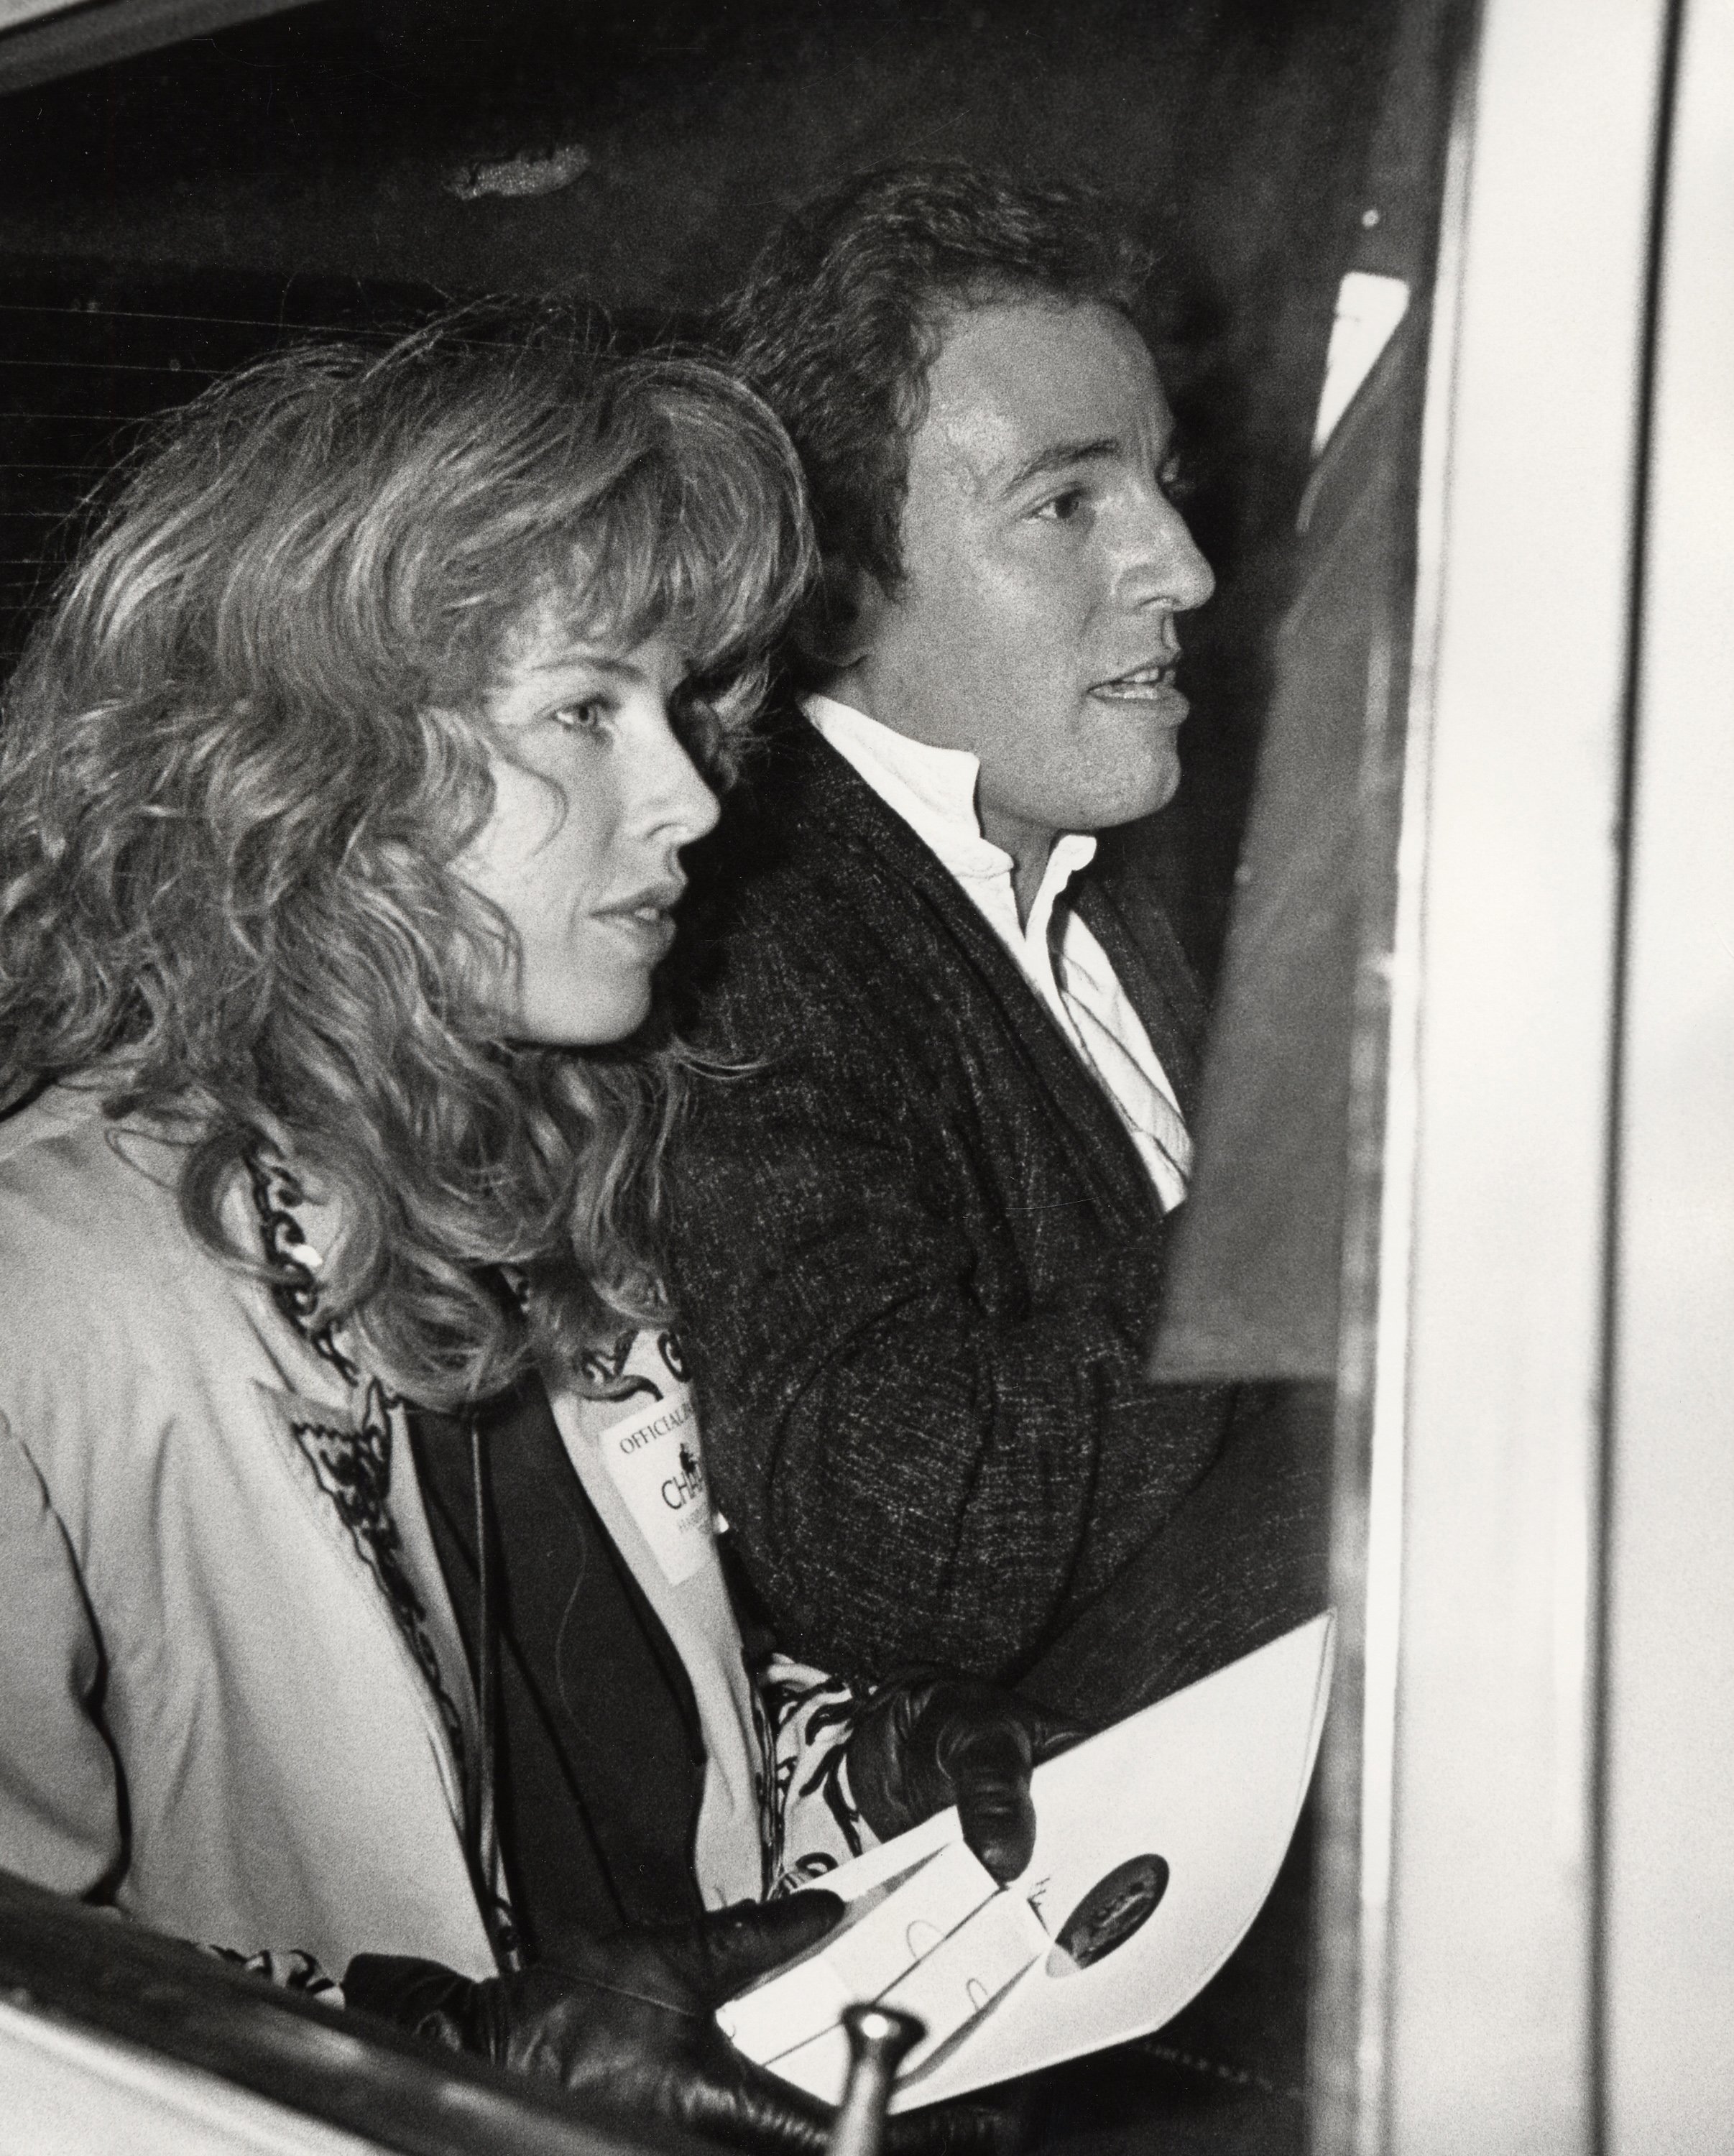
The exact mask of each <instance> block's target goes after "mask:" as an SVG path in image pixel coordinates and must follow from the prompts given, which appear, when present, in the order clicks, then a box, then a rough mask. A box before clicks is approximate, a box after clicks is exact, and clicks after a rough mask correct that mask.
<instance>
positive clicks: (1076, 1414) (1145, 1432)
mask: <svg viewBox="0 0 1734 2156" xmlns="http://www.w3.org/2000/svg"><path fill="white" fill-rule="evenodd" d="M1141 269H1142V263H1141V259H1140V257H1139V254H1138V253H1137V251H1136V249H1134V248H1133V247H1132V246H1131V244H1129V243H1128V242H1127V241H1126V239H1124V238H1122V237H1121V236H1119V235H1116V234H1114V233H1112V232H1111V231H1108V230H1106V229H1104V228H1103V227H1102V225H1101V224H1100V223H1099V222H1098V219H1097V218H1096V215H1095V212H1094V210H1093V208H1092V207H1091V206H1090V204H1089V203H1086V202H1084V201H1081V200H1080V199H1079V198H1075V197H1073V196H1071V195H1068V194H1062V193H1044V192H1039V191H1035V190H1033V189H1029V188H1027V187H1018V186H1015V185H1013V184H1011V183H1009V182H1004V181H1002V180H998V179H996V178H993V177H988V176H985V175H982V174H979V173H977V172H972V171H971V170H969V169H967V168H965V167H950V166H947V167H911V168H905V169H901V170H897V169H893V170H890V171H885V172H879V173H875V174H871V175H869V176H867V177H865V178H863V179H859V180H856V181H853V182H849V183H847V184H845V185H844V186H843V187H840V188H839V190H838V191H837V192H836V193H834V194H833V195H832V196H830V197H829V198H827V199H825V200H823V201H822V202H820V203H818V204H816V205H814V206H813V208H810V209H808V211H807V212H806V213H803V214H802V215H800V216H798V217H797V218H795V219H794V220H793V221H792V222H791V223H790V224H789V225H788V226H787V228H785V229H784V230H783V231H782V233H781V234H778V235H777V237H776V238H775V239H773V240H772V243H771V244H770V245H769V247H768V248H767V250H766V252H765V254H764V255H763V256H762V258H761V259H760V261H759V263H758V264H757V267H756V269H754V271H753V273H752V276H751V277H750V279H749V280H748V282H747V284H746V287H745V289H744V290H742V291H741V293H740V294H739V295H738V296H737V298H736V300H735V301H734V302H733V304H732V307H731V328H732V332H733V336H734V341H735V349H736V357H737V358H738V360H739V362H740V363H741V365H742V367H744V369H745V371H746V373H747V374H748V376H749V377H751V378H752V380H753V382H755V383H756V385H757V387H758V388H760V389H761V391H762V393H764V394H765V395H766V396H767V398H768V400H769V401H770V403H772V406H773V407H774V408H776V409H777V412H778V413H779V416H780V417H781V418H782V420H783V422H784V423H785V424H786V425H787V427H788V429H789V430H790V433H791V434H792V435H793V438H794V440H795V443H796V445H797V447H798V449H799V450H800V452H801V454H802V458H803V464H804V465H805V467H806V470H807V475H808V483H809V486H810V488H811V491H812V495H813V507H814V516H815V521H816V523H817V526H818V533H819V540H820V546H821V550H822V554H823V589H822V592H821V593H820V596H819V601H818V605H817V606H816V607H815V608H814V609H813V613H812V614H811V616H810V618H809V619H808V623H807V624H806V627H805V629H804V631H803V636H802V639H801V661H802V665H803V669H804V670H805V673H806V676H807V679H808V682H809V684H810V685H811V686H812V688H813V690H814V692H815V693H813V694H811V695H809V696H808V697H807V698H806V700H805V702H804V707H803V714H800V715H795V714H792V715H790V717H789V720H788V721H787V723H785V724H783V725H782V727H781V728H780V730H779V731H778V735H777V742H776V747H775V749H774V752H773V754H772V758H771V759H770V760H769V761H768V762H767V765H766V766H765V767H763V768H762V770H761V771H760V772H759V773H758V774H757V780H756V783H755V785H754V787H753V788H752V796H753V798H752V801H751V803H750V804H749V805H748V807H747V808H746V810H745V811H744V813H737V814H736V815H735V816H734V818H733V819H731V823H730V824H728V825H726V828H725V832H724V834H722V848H721V864H720V868H721V872H720V873H719V874H718V875H717V878H716V886H717V888H716V916H715V919H714V921H713V924H712V937H711V961H710V968H709V972H708V974H707V975H706V977H705V978H704V979H703V980H702V982H701V983H700V988H701V993H702V996H703V1004H702V1016H701V1034H700V1038H701V1040H702V1042H703V1045H704V1046H705V1050H707V1052H709V1053H710V1054H711V1055H715V1056H716V1057H717V1058H718V1059H719V1060H722V1061H724V1062H726V1063H728V1064H730V1065H734V1066H736V1068H735V1070H734V1071H733V1074H732V1075H730V1076H728V1077H727V1078H726V1080H724V1081H721V1082H718V1083H715V1084H712V1085H711V1086H706V1087H705V1088H704V1089H702V1091H701V1093H700V1098H699V1100H698V1101H697V1102H696V1104H695V1108H694V1111H693V1113H692V1115H691V1117H690V1122H689V1123H688V1125H687V1127H686V1128H685V1132H684V1134H683V1136H682V1137H681V1138H680V1141H679V1143H678V1147H677V1152H676V1156H675V1169H676V1173H675V1177H674V1183H675V1193H676V1196H675V1235H674V1245H673V1262H674V1268H675V1284H676V1288H677V1292H678V1296H679V1301H680V1306H681V1308H682V1312H683V1316H684V1318H685V1322H687V1324H688V1325H689V1327H690V1334H691V1336H692V1337H693V1340H694V1342H695V1356H696V1365H697V1379H698V1384H699V1389H700V1402H701V1406H702V1410H703V1413H704V1416H705V1433H706V1437H705V1441H706V1448H707V1459H708V1460H709V1463H710V1466H711V1474H712V1476H713V1481H714V1485H715V1487H716V1491H717V1494H718V1496H719V1499H720V1501H721V1507H722V1510H723V1512H725V1513H726V1517H727V1519H728V1521H729V1522H730V1524H731V1527H732V1529H733V1531H734V1538H735V1543H736V1548H737V1550H738V1552H739V1554H740V1556H741V1559H742V1560H743V1562H744V1564H745V1567H746V1572H747V1573H748V1575H749V1577H750V1579H751V1581H752V1585H753V1587H754V1589H756V1590H757V1596H758V1598H759V1599H760V1600H761V1601H762V1603H763V1604H764V1605H765V1609H766V1612H767V1615H768V1618H769V1620H770V1623H771V1625H772V1630H773V1631H774V1632H775V1633H776V1635H777V1637H778V1638H779V1640H780V1641H781V1642H782V1644H783V1645H785V1646H786V1647H787V1648H788V1649H789V1650H791V1651H793V1652H797V1653H798V1654H801V1655H805V1656H807V1657H808V1658H810V1659H811V1660H813V1661H816V1662H818V1663H819V1664H821V1665H822V1666H825V1667H827V1668H830V1669H834V1670H839V1671H844V1672H845V1673H847V1674H849V1676H854V1677H858V1678H859V1677H866V1676H879V1675H882V1674H883V1673H885V1671H890V1670H892V1669H895V1668H896V1667H897V1666H900V1665H901V1664H904V1663H907V1662H909V1661H934V1662H939V1663H943V1664H945V1665H947V1666H951V1667H954V1668H960V1669H963V1670H967V1671H972V1672H974V1673H976V1674H977V1675H979V1676H988V1677H993V1678H995V1679H998V1680H1013V1681H1017V1682H1018V1684H1019V1686H1020V1687H1021V1688H1023V1690H1024V1691H1026V1692H1028V1693H1029V1695H1030V1696H1032V1697H1036V1698H1039V1699H1042V1700H1044V1701H1045V1702H1048V1703H1050V1704H1053V1705H1055V1706H1058V1707H1061V1708H1062V1709H1064V1710H1065V1711H1067V1712H1072V1713H1075V1714H1077V1715H1079V1716H1080V1717H1083V1718H1085V1719H1097V1718H1106V1717H1109V1716H1111V1715H1112V1714H1114V1713H1117V1712H1125V1711H1126V1710H1127V1708H1128V1707H1130V1706H1131V1705H1134V1704H1136V1703H1137V1702H1139V1701H1140V1700H1141V1699H1142V1698H1145V1697H1156V1696H1157V1695H1158V1694H1159V1692H1160V1691H1163V1690H1166V1689H1169V1688H1172V1685H1174V1684H1176V1683H1179V1682H1183V1681H1187V1680H1188V1678H1189V1677H1190V1676H1196V1675H1198V1674H1200V1673H1201V1672H1202V1671H1203V1669H1206V1668H1208V1667H1210V1666H1213V1665H1214V1664H1216V1663H1218V1662H1220V1661H1225V1660H1227V1659H1229V1657H1230V1656H1231V1655H1233V1654H1234V1652H1237V1651H1240V1650H1243V1649H1244V1648H1245V1647H1246V1646H1248V1645H1251V1644H1254V1641H1255V1640H1256V1639H1258V1638H1261V1637H1268V1636H1270V1635H1271V1634H1272V1633H1274V1632H1275V1630H1280V1629H1281V1628H1282V1626H1283V1625H1284V1624H1285V1623H1287V1622H1293V1621H1297V1620H1298V1619H1299V1618H1300V1616H1301V1615H1304V1614H1307V1613H1308V1611H1309V1610H1310V1609H1312V1608H1314V1607H1316V1586H1315V1584H1313V1582H1312V1581H1311V1578H1309V1577H1307V1576H1306V1573H1307V1568H1306V1565H1305V1564H1303V1563H1299V1562H1297V1561H1295V1559H1294V1558H1293V1557H1292V1555H1291V1553H1292V1551H1293V1550H1294V1549H1295V1548H1296V1547H1300V1546H1304V1547H1306V1548H1311V1543H1312V1540H1313V1539H1314V1538H1316V1527H1317V1522H1318V1518H1319V1507H1318V1505H1317V1502H1316V1496H1317V1493H1316V1488H1315V1487H1314V1482H1315V1481H1316V1476H1315V1475H1314V1471H1313V1463H1311V1462H1310V1461H1306V1460H1296V1459H1295V1458H1293V1457H1291V1456H1290V1451H1289V1450H1287V1449H1285V1443H1284V1441H1283V1440H1282V1438H1281V1437H1280V1435H1277V1436H1273V1435H1271V1433H1270V1430H1268V1429H1264V1428H1261V1427H1260V1426H1259V1424H1257V1423H1256V1422H1255V1421H1249V1419H1248V1418H1247V1417H1246V1416H1245V1414H1244V1413H1243V1414H1239V1415H1238V1416H1236V1417H1234V1418H1233V1419H1232V1423H1231V1415H1230V1408H1231V1403H1230V1401H1229V1398H1228V1396H1227V1395H1226V1394H1223V1393H1221V1392H1219V1391H1216V1390H1213V1389H1173V1388H1167V1389H1165V1388H1162V1387H1158V1386H1156V1385H1153V1384H1152V1383H1150V1382H1149V1381H1148V1379H1147V1376H1146V1374H1145V1369H1146V1363H1147V1354H1148V1348H1149V1342H1150V1334H1151V1327H1152V1316H1153V1313H1154V1310H1155V1306H1156V1302H1157V1293H1158V1290H1159V1286H1160V1282H1161V1277H1162V1262H1163V1253H1164V1248H1165V1243H1166V1240H1167V1230H1166V1222H1167V1216H1168V1215H1169V1214H1171V1213H1172V1210H1173V1209H1174V1208H1175V1207H1176V1206H1177V1205H1178V1204H1180V1203H1181V1201H1182V1200H1183V1198H1184V1196H1185V1193H1186V1188H1187V1180H1188V1173H1189V1169H1190V1165H1191V1141H1190V1138H1189V1137H1188V1127H1187V1116H1188V1111H1189V1109H1190V1106H1191V1103H1192V1097H1193V1085H1194V1079H1195V1071H1196V1054H1197V1043H1198V1025H1199V1019H1200V1015H1201V1013H1200V1006H1199V1003H1198V996H1197V993H1196V991H1195V989H1194V988H1193V983H1192V982H1191V979H1190V978H1189V976H1188V972H1187V969H1186V967H1185V964H1184V962H1183V958H1182V957H1181V955H1180V952H1179V949H1178V947H1177V943H1176V942H1175V939H1174V937H1173V936H1172V932H1170V930H1169V928H1168V926H1167V922H1166V921H1165V920H1164V918H1163V917H1162V914H1161V912H1160V911H1159V910H1158V909H1157V906H1155V904H1154V903H1153V901H1152V900H1151V899H1150V897H1149V896H1147V894H1144V893H1141V892H1138V891H1118V892H1116V891H1111V889H1109V888H1108V887H1107V885H1106V883H1105V882H1103V881H1102V880H1099V879H1096V878H1094V877H1092V876H1091V875H1090V873H1089V870H1090V866H1091V864H1092V861H1093V859H1094V855H1095V844H1096V842H1095V835H1094V834H1095V833H1096V832H1098V831H1100V830H1102V829H1107V828H1109V827H1111V826H1114V825H1117V824H1125V823H1127V822H1130V821H1131V820H1132V819H1136V818H1138V817H1141V816H1146V815H1148V814H1151V813H1152V811H1154V810H1156V809H1157V808H1161V807H1162V806H1163V804H1164V803H1166V802H1167V801H1168V800H1169V799H1170V798H1172V795H1173V793H1174V791H1175V788H1176V787H1177V784H1178V783H1179V775H1180V768H1179V762H1178V757H1177V737H1178V734H1179V730H1180V727H1181V724H1182V722H1183V720H1184V719H1185V717H1186V715H1187V706H1186V701H1185V699H1184V698H1183V696H1182V695H1181V694H1180V692H1179V690H1177V687H1176V686H1175V684H1174V678H1173V677H1174V668H1175V664H1176V661H1177V658H1178V655H1179V649H1180V645H1179V634H1178V625H1179V623H1180V620H1181V619H1182V617H1183V615H1184V614H1186V613H1188V611H1190V610H1191V609H1192V608H1196V607H1198V606H1201V605H1202V604H1203V603H1204V602H1205V600H1206V599H1208V598H1209V596H1210V593H1211V590H1212V577H1211V572H1210V570H1209V569H1208V567H1207V565H1206V564H1205V562H1204V561H1203V557H1201V556H1200V554H1199V553H1198V549H1197V547H1195V546H1194V545H1193V541H1192V538H1191V536H1190V534H1189V533H1188V530H1187V528H1186V525H1185V523H1184V521H1183V518H1182V516H1181V515H1180V512H1179V511H1178V509H1177V506H1175V502H1174V500H1173V499H1172V493H1171V488H1172V480H1173V441H1172V437H1173V421H1172V414H1171V413H1170V411H1169V409H1168V406H1167V401H1166V399H1165V398H1164V396H1163V393H1162V385H1161V383H1160V382H1159V380H1158V378H1157V371H1156V367H1155V365H1154V363H1153V362H1152V358H1151V356H1150V353H1149V351H1148V349H1147V346H1146V345H1145V343H1144V341H1143V339H1142V338H1141V336H1140V335H1139V333H1138V331H1137V330H1136V328H1135V327H1134V326H1133V323H1132V321H1131V315H1130V310H1131V306H1132V305H1133V303H1134V300H1135V298H1136V291H1137V288H1138V284H1139V280H1140V274H1141ZM1231 1429H1232V1433H1233V1434H1232V1435H1231V1434H1230V1433H1231Z"/></svg>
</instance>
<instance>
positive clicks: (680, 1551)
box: [597, 1385, 711, 1587]
mask: <svg viewBox="0 0 1734 2156" xmlns="http://www.w3.org/2000/svg"><path fill="white" fill-rule="evenodd" d="M597 1445H598V1448H599V1450H600V1451H601V1453H602V1457H603V1465H604V1466H606V1467H607V1469H608V1473H609V1475H610V1476H612V1477H613V1483H614V1487H615V1488H616V1489H617V1490H618V1491H619V1492H620V1495H621V1496H622V1497H623V1499H624V1501H625V1503H626V1507H627V1510H628V1512H630V1513H631V1514H632V1517H633V1524H634V1526H635V1527H637V1529H638V1531H639V1533H640V1534H641V1535H643V1537H644V1540H645V1541H646V1542H647V1543H649V1545H650V1548H651V1551H652V1553H653V1554H654V1557H655V1558H656V1562H657V1563H659V1565H660V1566H661V1567H662V1569H663V1573H664V1578H667V1579H668V1581H669V1584H671V1585H673V1586H675V1587H678V1586H679V1585H680V1582H681V1581H682V1580H683V1579H690V1578H692V1576H693V1574H694V1573H695V1572H697V1571H698V1570H699V1569H700V1568H701V1567H702V1566H703V1565H704V1564H705V1562H706V1561H707V1560H708V1558H710V1556H711V1493H710V1491H709V1489H708V1488H707V1486H706V1485H705V1462H704V1455H703V1454H702V1453H701V1452H700V1450H699V1419H698V1414H697V1412H696V1410H695V1408H694V1405H693V1399H692V1393H691V1390H690V1388H689V1387H687V1386H685V1385H675V1386H674V1387H672V1388H671V1389H669V1391H668V1392H666V1393H664V1395H663V1397H662V1398H661V1399H659V1400H640V1401H639V1403H638V1404H636V1406H635V1407H634V1410H633V1412H632V1413H631V1414H629V1415H626V1416H623V1418H622V1419H621V1420H620V1421H618V1422H615V1423H610V1424H609V1425H608V1428H607V1429H606V1430H603V1432H602V1434H601V1435H600V1436H599V1437H598V1439H597Z"/></svg>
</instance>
